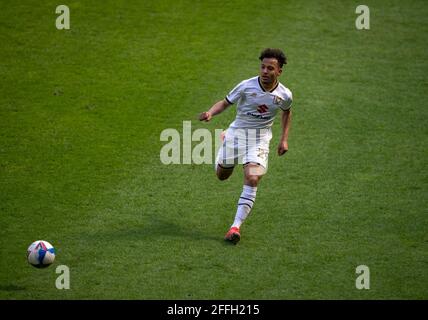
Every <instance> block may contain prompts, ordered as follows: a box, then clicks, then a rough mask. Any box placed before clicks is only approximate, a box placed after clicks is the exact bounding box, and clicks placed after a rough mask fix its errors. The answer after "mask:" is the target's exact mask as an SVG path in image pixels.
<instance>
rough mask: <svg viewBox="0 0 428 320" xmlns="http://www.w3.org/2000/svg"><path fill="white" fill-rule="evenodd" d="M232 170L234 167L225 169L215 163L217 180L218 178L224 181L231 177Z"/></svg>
mask: <svg viewBox="0 0 428 320" xmlns="http://www.w3.org/2000/svg"><path fill="white" fill-rule="evenodd" d="M233 168H235V167H234V166H233V167H226V166H224V165H221V164H220V163H217V168H216V174H217V178H219V180H226V179H227V178H229V177H230V176H231V175H232V173H233Z"/></svg>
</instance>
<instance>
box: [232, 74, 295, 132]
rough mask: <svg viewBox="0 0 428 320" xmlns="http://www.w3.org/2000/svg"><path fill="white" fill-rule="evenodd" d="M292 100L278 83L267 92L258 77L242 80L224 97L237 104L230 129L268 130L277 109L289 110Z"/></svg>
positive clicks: (289, 94)
mask: <svg viewBox="0 0 428 320" xmlns="http://www.w3.org/2000/svg"><path fill="white" fill-rule="evenodd" d="M292 99H293V97H292V94H291V91H290V90H289V89H288V88H286V87H285V86H284V85H282V84H281V83H279V82H278V84H277V86H276V87H275V88H273V89H272V90H271V91H270V92H267V91H265V90H264V89H263V87H262V85H261V83H260V79H259V77H258V76H257V77H253V78H250V79H247V80H244V81H242V82H241V83H240V84H238V85H237V86H236V87H235V88H233V90H232V91H230V93H229V94H228V95H227V96H226V100H227V101H228V102H229V103H231V104H234V103H237V108H236V109H237V113H236V119H235V121H233V122H232V123H231V125H230V128H232V129H249V128H254V129H267V128H270V127H271V126H272V124H273V120H274V119H275V115H276V113H277V111H278V108H280V109H282V110H284V111H285V110H288V109H290V108H291V103H292Z"/></svg>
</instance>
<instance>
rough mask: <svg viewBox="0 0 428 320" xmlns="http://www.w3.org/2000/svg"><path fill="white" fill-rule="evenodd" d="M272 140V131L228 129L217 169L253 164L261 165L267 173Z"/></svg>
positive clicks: (219, 152) (217, 160)
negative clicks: (219, 167)
mask: <svg viewBox="0 0 428 320" xmlns="http://www.w3.org/2000/svg"><path fill="white" fill-rule="evenodd" d="M271 139H272V131H271V130H270V129H232V128H229V129H227V131H226V134H225V136H224V140H223V144H222V145H221V146H220V149H219V150H218V153H217V159H216V167H217V164H219V165H220V166H221V167H223V168H231V167H234V166H235V165H237V164H243V165H245V164H247V163H249V162H252V163H257V164H259V165H261V166H262V167H263V168H264V173H266V171H267V167H268V156H269V143H270V140H271Z"/></svg>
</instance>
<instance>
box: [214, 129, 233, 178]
mask: <svg viewBox="0 0 428 320" xmlns="http://www.w3.org/2000/svg"><path fill="white" fill-rule="evenodd" d="M229 131H231V130H229ZM220 139H221V141H222V145H221V147H220V149H219V150H218V153H217V158H216V162H215V171H216V175H217V178H219V180H226V179H227V178H229V177H230V176H231V175H232V173H233V169H234V168H235V162H236V156H235V148H234V147H235V146H234V142H233V139H234V138H233V132H232V133H230V134H229V135H227V137H226V131H223V132H222V133H221V135H220Z"/></svg>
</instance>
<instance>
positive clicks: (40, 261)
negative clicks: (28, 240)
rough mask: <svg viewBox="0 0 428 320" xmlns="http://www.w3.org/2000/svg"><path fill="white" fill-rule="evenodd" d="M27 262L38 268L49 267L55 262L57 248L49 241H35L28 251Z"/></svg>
mask: <svg viewBox="0 0 428 320" xmlns="http://www.w3.org/2000/svg"><path fill="white" fill-rule="evenodd" d="M27 260H28V262H29V263H30V264H31V265H32V266H33V267H36V268H46V267H49V266H50V265H51V264H52V263H53V262H54V260H55V248H54V247H53V246H52V245H51V244H50V243H49V242H47V241H44V240H37V241H34V242H33V243H32V244H31V245H30V246H29V247H28V249H27Z"/></svg>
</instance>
